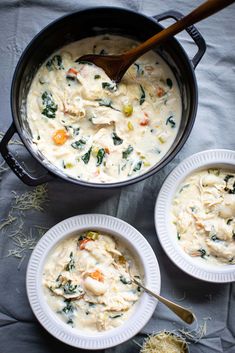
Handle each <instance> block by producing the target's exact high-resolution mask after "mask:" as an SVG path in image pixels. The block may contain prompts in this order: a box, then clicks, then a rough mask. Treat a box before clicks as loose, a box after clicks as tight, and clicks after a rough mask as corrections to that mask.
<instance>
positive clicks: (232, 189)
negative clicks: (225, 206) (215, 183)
mask: <svg viewBox="0 0 235 353" xmlns="http://www.w3.org/2000/svg"><path fill="white" fill-rule="evenodd" d="M232 178H234V175H231V174H227V175H226V176H225V178H224V181H225V182H226V187H225V188H224V190H225V191H227V192H228V193H229V194H235V181H234V183H233V185H232V186H231V187H229V186H228V182H229V180H230V179H232Z"/></svg>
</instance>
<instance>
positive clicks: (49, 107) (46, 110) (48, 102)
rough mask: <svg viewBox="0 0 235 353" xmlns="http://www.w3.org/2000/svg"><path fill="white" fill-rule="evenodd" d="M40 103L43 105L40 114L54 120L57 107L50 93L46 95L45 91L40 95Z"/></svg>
mask: <svg viewBox="0 0 235 353" xmlns="http://www.w3.org/2000/svg"><path fill="white" fill-rule="evenodd" d="M42 103H43V111H42V114H43V115H45V116H46V117H47V118H49V119H54V118H55V113H56V111H57V108H58V106H57V104H55V102H54V101H53V97H52V95H51V93H48V92H47V91H45V92H44V93H43V94H42Z"/></svg>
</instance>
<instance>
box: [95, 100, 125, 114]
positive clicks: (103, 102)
mask: <svg viewBox="0 0 235 353" xmlns="http://www.w3.org/2000/svg"><path fill="white" fill-rule="evenodd" d="M96 101H97V102H99V105H100V106H101V107H107V108H111V109H113V110H116V111H117V112H120V110H119V109H117V108H115V107H113V105H112V100H111V99H106V98H104V99H99V98H98V99H96Z"/></svg>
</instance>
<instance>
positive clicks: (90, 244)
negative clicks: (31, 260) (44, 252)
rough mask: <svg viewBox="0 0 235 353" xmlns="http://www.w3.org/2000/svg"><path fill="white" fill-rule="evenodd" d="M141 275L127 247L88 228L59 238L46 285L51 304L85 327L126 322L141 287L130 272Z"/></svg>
mask: <svg viewBox="0 0 235 353" xmlns="http://www.w3.org/2000/svg"><path fill="white" fill-rule="evenodd" d="M129 262H131V275H132V276H135V277H136V279H138V280H140V281H141V278H142V276H141V274H140V271H139V268H138V266H137V264H136V261H135V259H134V258H133V257H132V255H131V254H130V252H129V251H127V249H126V248H125V247H124V246H122V245H120V244H118V243H117V242H115V241H114V239H113V238H112V237H111V236H110V235H107V234H103V233H100V232H97V231H93V230H92V231H87V232H84V233H83V234H79V235H76V236H72V237H70V238H68V239H65V240H63V241H61V242H60V243H59V244H58V245H57V247H56V248H55V249H54V250H53V251H52V252H51V253H50V254H49V256H48V258H47V261H46V263H45V266H44V270H43V280H42V282H43V283H42V284H43V289H44V294H45V297H46V301H47V303H48V305H49V306H50V307H51V309H52V310H53V311H54V312H55V313H56V314H57V315H58V316H59V317H60V318H61V320H63V321H64V322H65V323H67V324H68V325H70V326H71V327H73V328H75V329H79V330H82V331H90V332H91V331H92V332H99V331H106V330H110V329H113V328H115V327H117V326H120V325H122V324H123V323H124V322H125V321H126V320H127V319H128V317H129V316H130V315H131V313H132V312H133V310H134V307H135V304H136V302H137V301H138V299H139V297H140V294H141V289H140V288H139V287H138V286H137V285H135V284H134V283H133V281H132V280H131V278H130V275H129V270H128V269H129V267H128V266H129Z"/></svg>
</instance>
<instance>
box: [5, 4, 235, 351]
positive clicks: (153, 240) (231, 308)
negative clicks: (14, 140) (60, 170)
mask: <svg viewBox="0 0 235 353" xmlns="http://www.w3.org/2000/svg"><path fill="white" fill-rule="evenodd" d="M201 2H202V1H198V0H197V1H186V0H184V1H180V0H178V1H173V0H169V1H164V0H155V1H154V0H136V1H131V0H109V1H104V0H103V1H102V0H100V1H98V0H96V1H95V0H86V1H79V0H77V1H76V0H63V1H59V0H45V1H43V0H28V1H27V0H25V1H23V0H22V1H20V0H18V1H17V0H1V1H0V55H1V56H0V59H1V60H0V68H1V69H0V82H1V85H0V87H1V88H0V114H1V118H0V130H1V131H6V130H7V128H8V127H9V126H10V123H11V120H12V117H11V111H10V86H11V80H12V76H13V72H14V68H15V66H16V63H17V61H18V59H19V57H20V55H21V53H22V51H23V50H24V48H25V47H26V45H27V44H28V43H29V41H30V40H31V39H32V38H33V37H34V36H35V35H36V34H37V33H38V32H39V31H40V30H41V29H42V28H43V27H44V26H46V25H47V24H48V23H50V22H51V21H53V20H54V19H57V18H58V17H60V16H62V15H64V14H68V13H70V12H71V11H75V10H81V9H84V8H86V7H91V6H95V5H113V6H120V7H125V8H129V9H132V10H135V11H140V12H142V13H144V14H147V15H149V16H152V15H155V14H158V13H161V12H164V11H167V10H170V9H174V10H178V11H181V12H182V13H184V14H187V13H188V12H189V11H190V10H191V9H192V8H193V7H196V6H197V5H198V4H200V3H201ZM234 18H235V5H232V6H231V7H230V8H228V9H225V10H223V11H222V12H221V13H219V14H216V15H215V16H213V17H211V18H209V19H207V20H204V21H203V22H201V23H199V24H197V28H198V29H199V30H200V31H201V33H202V35H203V36H204V38H205V40H206V43H207V52H206V54H205V55H204V57H203V59H202V60H201V62H200V64H199V65H198V67H197V69H196V76H197V80H198V86H199V108H198V113H197V119H196V123H195V125H194V128H193V131H192V133H191V135H190V137H189V139H188V141H187V143H186V144H185V146H184V148H183V149H182V151H181V152H180V153H179V154H178V155H177V156H176V158H175V159H174V160H173V161H172V162H171V163H170V164H169V165H167V166H166V167H165V168H164V169H163V170H162V171H160V172H159V173H158V174H156V175H154V176H153V177H151V178H149V179H148V180H145V181H142V182H140V183H138V184H136V185H133V186H128V187H125V188H122V189H116V190H96V191H94V190H92V189H84V188H80V187H78V186H75V185H70V184H67V183H64V182H61V181H58V180H55V181H52V182H50V183H49V184H48V197H49V201H48V203H47V204H46V206H45V211H44V212H40V211H36V210H28V211H25V212H24V214H22V217H23V223H22V231H23V232H26V233H28V232H30V230H29V229H30V227H31V226H34V225H35V224H36V225H40V226H42V227H45V228H48V227H51V226H53V225H54V224H56V223H57V222H60V221H62V220H63V219H65V218H67V217H71V216H74V215H78V214H83V213H92V212H93V213H95V212H97V213H104V214H109V215H112V216H115V217H119V218H121V219H123V220H125V221H127V222H128V223H130V224H132V225H133V226H134V227H136V228H137V229H138V230H139V231H140V232H141V233H142V234H143V235H144V236H145V237H146V238H147V240H148V241H149V242H150V244H151V246H152V247H153V249H154V251H155V253H156V255H157V258H158V261H159V264H160V269H161V276H162V288H161V293H162V295H164V296H167V297H168V298H170V299H172V300H175V301H176V302H178V303H181V304H183V305H185V306H188V307H191V308H192V309H193V310H194V312H195V313H196V315H197V318H198V324H199V326H200V325H201V324H202V323H203V322H204V320H205V319H206V320H207V330H206V332H205V336H204V337H203V338H202V339H201V340H200V341H199V342H198V343H197V344H191V346H190V350H191V353H199V352H203V353H212V352H213V353H215V352H226V353H234V352H235V338H234V335H235V305H234V297H235V285H234V283H233V284H211V283H206V282H202V281H199V280H196V279H194V278H192V277H190V276H188V275H186V274H185V273H183V272H182V271H181V270H180V269H178V268H177V267H176V266H175V265H174V264H173V263H172V262H171V260H170V259H169V258H168V257H167V256H166V255H165V253H164V251H163V250H162V248H161V246H160V244H159V241H158V238H157V235H156V232H155V228H154V218H153V215H154V205H155V201H156V197H157V194H158V191H159V189H160V187H161V185H162V182H163V180H164V178H165V177H166V175H167V174H168V173H169V172H170V171H171V170H172V169H173V168H174V167H175V166H176V165H177V164H178V163H179V162H180V161H182V160H183V159H184V158H185V157H188V156H190V155H191V154H193V153H195V152H199V151H202V150H205V149H211V148H227V149H233V150H234V149H235V138H234V135H235V117H234V112H235V83H234V71H235V70H234V68H235V66H234V65H235V40H234V39H235V38H234V35H235V21H234ZM120 21H121V19H120ZM167 23H168V22H167ZM143 30H144V28H143ZM177 38H178V39H179V40H180V42H181V44H182V45H183V46H184V48H185V49H186V51H187V53H188V55H189V57H192V56H193V55H194V53H195V51H196V46H195V44H194V43H193V41H192V40H191V38H190V37H189V36H188V35H187V34H186V33H182V34H180V35H178V36H177ZM13 148H14V152H15V153H16V154H17V155H18V156H20V155H22V156H23V158H24V160H25V161H26V164H27V163H29V164H30V161H31V158H30V157H29V156H28V154H27V153H26V151H25V149H24V148H22V147H21V146H18V145H17V146H15V147H13ZM0 162H2V159H0ZM36 167H37V164H35V165H34V166H33V168H34V169H35V168H36ZM29 190H32V188H30V187H27V186H26V185H24V184H23V183H22V182H21V181H20V180H19V179H18V178H17V177H16V176H15V175H14V174H13V173H12V172H11V171H10V170H6V171H5V172H4V173H2V178H1V181H0V206H1V207H0V210H1V211H0V216H1V219H4V218H7V216H8V214H9V211H10V209H11V205H12V203H13V202H14V194H13V193H12V191H15V192H16V193H17V194H21V193H24V192H26V191H29ZM16 224H17V223H16ZM13 230H14V224H13ZM11 232H12V230H11ZM10 234H12V233H10V227H3V228H2V229H1V230H0V257H1V258H0V353H13V352H17V353H28V352H32V353H52V352H53V353H54V352H57V353H59V352H63V353H72V352H82V351H81V350H78V349H75V348H73V347H69V346H67V345H65V344H63V343H61V342H60V341H58V340H56V339H54V338H53V337H52V336H51V335H49V334H48V333H47V332H46V331H45V330H44V329H43V328H42V327H41V326H40V324H39V323H38V322H37V320H36V319H35V317H34V315H33V313H32V311H31V309H30V307H29V303H28V300H27V296H26V289H25V275H26V267H27V262H28V258H29V256H30V253H31V252H30V251H25V252H24V253H22V254H23V258H22V259H18V258H15V257H14V256H7V255H8V254H9V251H10V250H12V246H13V245H14V244H13V238H12V237H9V235H10ZM182 327H185V326H184V324H183V323H182V322H181V321H180V320H178V318H177V317H176V316H175V315H174V314H172V313H171V312H170V311H169V310H168V309H167V308H165V307H164V306H163V305H162V304H159V305H158V306H157V309H156V311H155V313H154V315H153V317H152V318H151V320H150V321H149V323H148V324H147V325H146V326H145V327H144V328H143V330H142V332H141V333H140V334H139V335H138V336H136V337H135V339H136V341H138V342H140V343H141V342H142V341H143V338H144V337H145V336H146V333H151V332H153V331H157V330H162V329H168V330H171V329H178V328H182ZM105 352H106V353H110V352H116V353H118V352H125V353H135V352H139V347H138V346H137V345H136V343H134V342H133V340H130V341H129V342H126V343H124V344H122V345H120V346H118V347H115V348H112V349H108V350H106V351H105Z"/></svg>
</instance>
